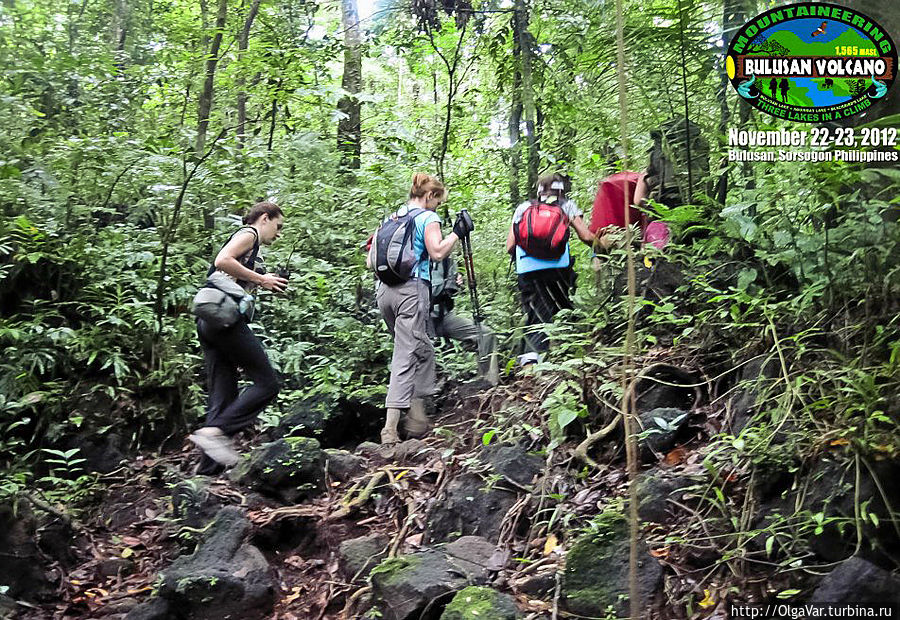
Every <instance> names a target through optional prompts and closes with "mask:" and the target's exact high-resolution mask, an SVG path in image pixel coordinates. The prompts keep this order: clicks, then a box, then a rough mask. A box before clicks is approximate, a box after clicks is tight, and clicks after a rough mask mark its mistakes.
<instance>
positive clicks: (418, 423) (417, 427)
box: [403, 398, 431, 439]
mask: <svg viewBox="0 0 900 620" xmlns="http://www.w3.org/2000/svg"><path fill="white" fill-rule="evenodd" d="M403 428H404V429H405V430H406V437H407V438H408V439H421V438H422V437H424V436H425V435H427V434H428V432H429V431H430V430H431V421H430V420H429V419H428V416H427V415H426V414H425V401H424V400H423V399H421V398H414V399H412V401H410V403H409V411H407V412H406V417H405V418H404V419H403Z"/></svg>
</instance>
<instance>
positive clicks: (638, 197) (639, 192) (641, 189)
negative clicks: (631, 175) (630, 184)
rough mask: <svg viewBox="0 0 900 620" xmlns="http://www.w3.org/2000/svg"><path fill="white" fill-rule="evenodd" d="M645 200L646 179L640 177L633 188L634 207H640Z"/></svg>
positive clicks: (642, 176)
mask: <svg viewBox="0 0 900 620" xmlns="http://www.w3.org/2000/svg"><path fill="white" fill-rule="evenodd" d="M645 198H647V177H646V175H641V178H640V179H638V182H637V185H636V186H635V188H634V205H635V206H636V207H640V206H641V203H642V202H644V199H645Z"/></svg>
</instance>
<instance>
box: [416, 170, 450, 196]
mask: <svg viewBox="0 0 900 620" xmlns="http://www.w3.org/2000/svg"><path fill="white" fill-rule="evenodd" d="M429 194H431V195H432V196H434V197H435V198H444V196H446V195H447V189H446V188H445V187H444V184H443V183H441V181H440V180H439V179H438V178H437V177H433V176H431V175H430V174H425V173H424V172H417V173H415V174H414V175H413V178H412V187H410V188H409V197H410V198H422V197H423V196H424V197H426V198H427V197H428V195H429Z"/></svg>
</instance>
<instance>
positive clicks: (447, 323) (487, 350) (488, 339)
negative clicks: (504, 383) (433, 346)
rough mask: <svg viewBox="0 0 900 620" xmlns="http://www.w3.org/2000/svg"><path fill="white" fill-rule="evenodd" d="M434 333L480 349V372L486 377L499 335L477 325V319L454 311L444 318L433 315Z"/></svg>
mask: <svg viewBox="0 0 900 620" xmlns="http://www.w3.org/2000/svg"><path fill="white" fill-rule="evenodd" d="M431 320H432V322H433V324H434V335H435V336H438V337H441V338H449V339H450V340H457V341H459V342H462V343H464V344H467V345H469V346H471V347H472V348H473V349H476V350H477V351H478V374H479V375H480V376H481V377H482V378H484V377H487V375H488V372H489V371H490V364H491V355H492V354H493V353H494V352H496V350H497V337H496V336H495V335H494V332H492V331H491V330H490V329H488V328H487V327H485V326H484V325H481V326H480V328H479V326H477V325H475V321H473V320H472V319H467V318H464V317H461V316H459V315H458V314H455V313H453V312H452V311H450V312H447V313H446V314H444V316H443V318H441V317H440V316H434V315H432V317H431Z"/></svg>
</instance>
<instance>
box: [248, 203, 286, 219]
mask: <svg viewBox="0 0 900 620" xmlns="http://www.w3.org/2000/svg"><path fill="white" fill-rule="evenodd" d="M263 215H268V216H269V218H276V217H284V213H283V212H282V211H281V207H279V206H278V205H277V204H275V203H274V202H257V203H256V204H255V205H253V206H252V207H250V210H249V211H247V215H245V216H244V219H243V222H244V224H253V223H255V222H256V220H258V219H259V218H261V217H262V216H263Z"/></svg>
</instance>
